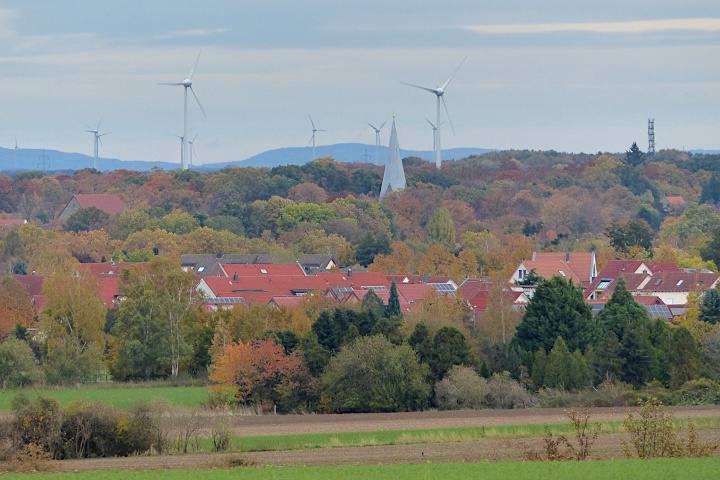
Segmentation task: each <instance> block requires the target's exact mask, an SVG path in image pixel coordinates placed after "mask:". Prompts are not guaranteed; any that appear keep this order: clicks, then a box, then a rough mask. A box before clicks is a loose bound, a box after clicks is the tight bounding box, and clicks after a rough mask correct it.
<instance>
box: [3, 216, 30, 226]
mask: <svg viewBox="0 0 720 480" xmlns="http://www.w3.org/2000/svg"><path fill="white" fill-rule="evenodd" d="M26 223H28V222H27V220H25V219H24V218H22V219H15V218H0V227H11V226H13V225H25V224H26Z"/></svg>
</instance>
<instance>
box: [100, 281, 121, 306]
mask: <svg viewBox="0 0 720 480" xmlns="http://www.w3.org/2000/svg"><path fill="white" fill-rule="evenodd" d="M118 279H119V277H117V276H112V277H99V278H98V279H97V281H98V284H99V285H100V289H99V293H100V297H102V299H103V301H104V302H105V303H107V304H108V307H110V308H112V307H114V306H115V301H116V300H117V297H118Z"/></svg>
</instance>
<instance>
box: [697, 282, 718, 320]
mask: <svg viewBox="0 0 720 480" xmlns="http://www.w3.org/2000/svg"><path fill="white" fill-rule="evenodd" d="M698 320H701V321H703V322H707V323H711V324H713V325H715V324H717V323H720V292H718V291H717V290H715V289H714V288H711V289H709V290H708V291H706V292H705V295H704V296H703V301H702V304H701V305H700V315H699V316H698Z"/></svg>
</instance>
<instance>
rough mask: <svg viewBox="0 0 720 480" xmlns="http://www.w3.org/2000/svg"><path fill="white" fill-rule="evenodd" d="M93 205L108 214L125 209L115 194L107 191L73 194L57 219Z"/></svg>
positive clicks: (68, 216) (66, 217) (65, 217)
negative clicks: (102, 192)
mask: <svg viewBox="0 0 720 480" xmlns="http://www.w3.org/2000/svg"><path fill="white" fill-rule="evenodd" d="M89 207H95V208H99V209H100V210H102V211H104V212H105V213H107V214H109V215H113V214H115V213H118V212H121V211H123V210H125V204H124V203H123V201H122V200H121V199H120V197H119V196H118V195H117V194H114V193H109V194H102V195H93V194H89V195H81V194H77V195H73V197H72V198H71V199H70V201H69V202H68V204H67V205H65V208H63V210H62V212H60V215H58V220H67V219H68V218H70V216H71V215H72V214H73V213H75V212H77V211H79V210H82V209H84V208H89Z"/></svg>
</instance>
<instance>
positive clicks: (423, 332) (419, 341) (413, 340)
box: [408, 322, 432, 363]
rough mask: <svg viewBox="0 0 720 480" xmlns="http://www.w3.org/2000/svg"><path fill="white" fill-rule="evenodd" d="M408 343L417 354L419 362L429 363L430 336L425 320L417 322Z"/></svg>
mask: <svg viewBox="0 0 720 480" xmlns="http://www.w3.org/2000/svg"><path fill="white" fill-rule="evenodd" d="M408 343H409V344H410V346H411V347H412V348H413V350H415V353H417V354H418V357H419V358H420V361H421V362H424V363H429V362H430V356H431V355H432V338H431V337H430V329H428V327H427V324H426V323H425V322H418V324H417V325H415V329H414V330H413V332H412V334H411V335H410V338H408Z"/></svg>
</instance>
